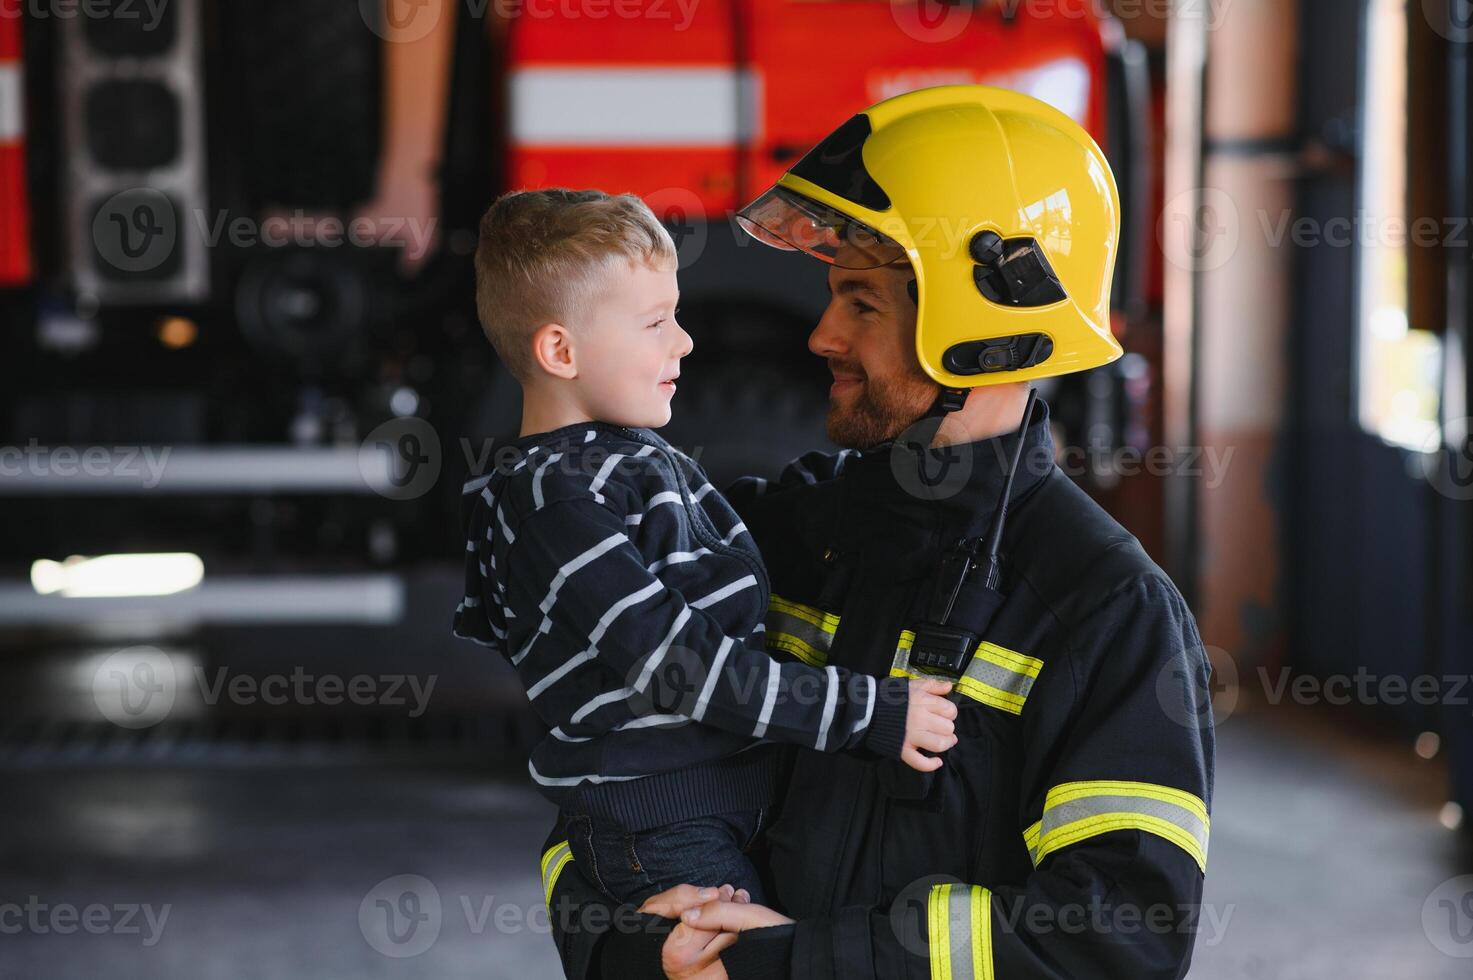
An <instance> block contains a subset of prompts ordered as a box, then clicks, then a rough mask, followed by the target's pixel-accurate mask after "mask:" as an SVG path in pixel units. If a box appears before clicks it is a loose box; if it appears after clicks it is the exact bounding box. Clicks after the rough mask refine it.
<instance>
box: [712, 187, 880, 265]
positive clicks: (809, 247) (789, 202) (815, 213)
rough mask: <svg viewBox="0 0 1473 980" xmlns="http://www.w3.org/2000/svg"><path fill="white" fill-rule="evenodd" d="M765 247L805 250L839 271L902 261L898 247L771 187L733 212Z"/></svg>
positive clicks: (867, 229) (833, 213)
mask: <svg viewBox="0 0 1473 980" xmlns="http://www.w3.org/2000/svg"><path fill="white" fill-rule="evenodd" d="M737 223H738V224H740V225H741V226H742V229H743V230H744V231H746V232H747V234H749V235H751V236H752V237H753V238H755V239H757V240H758V241H759V242H762V243H763V244H765V245H771V246H772V247H773V248H781V249H785V250H787V251H799V252H807V253H808V254H809V255H811V256H813V257H814V258H816V259H822V260H823V261H824V262H827V263H829V264H830V265H836V266H839V267H840V268H843V269H878V268H880V267H881V266H886V265H893V264H895V263H897V262H900V261H901V260H903V259H905V258H906V255H905V249H904V248H903V247H901V245H900V243H899V242H897V241H895V240H894V239H893V238H890V237H888V236H886V235H882V234H880V233H879V232H878V231H875V230H874V229H873V228H871V227H869V226H868V225H866V224H864V223H862V222H859V221H855V220H854V219H853V218H850V217H848V216H847V215H843V214H840V213H839V212H838V211H835V210H834V209H833V208H831V207H828V206H826V205H823V204H820V203H818V202H817V201H814V200H812V199H810V198H807V197H804V196H803V195H801V194H797V193H794V192H793V191H790V190H788V189H787V188H786V187H773V188H771V189H770V190H768V191H767V193H765V194H763V195H762V196H761V197H759V198H757V200H755V201H753V202H752V203H751V204H748V205H747V206H746V207H744V208H742V210H741V211H740V212H738V213H737Z"/></svg>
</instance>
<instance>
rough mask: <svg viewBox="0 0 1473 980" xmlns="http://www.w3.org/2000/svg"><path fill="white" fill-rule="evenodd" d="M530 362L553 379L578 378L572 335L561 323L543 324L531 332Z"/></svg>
mask: <svg viewBox="0 0 1473 980" xmlns="http://www.w3.org/2000/svg"><path fill="white" fill-rule="evenodd" d="M532 360H533V362H534V363H535V364H536V366H537V367H538V368H539V369H540V370H542V371H543V372H545V373H547V374H550V375H552V376H553V377H554V378H562V379H564V380H571V379H573V378H576V377H577V376H578V359H577V356H576V354H575V352H574V350H573V335H572V333H571V332H570V331H569V330H568V328H567V327H565V326H563V325H562V324H561V323H544V324H543V325H542V326H540V327H538V328H537V329H536V330H534V331H533V332H532Z"/></svg>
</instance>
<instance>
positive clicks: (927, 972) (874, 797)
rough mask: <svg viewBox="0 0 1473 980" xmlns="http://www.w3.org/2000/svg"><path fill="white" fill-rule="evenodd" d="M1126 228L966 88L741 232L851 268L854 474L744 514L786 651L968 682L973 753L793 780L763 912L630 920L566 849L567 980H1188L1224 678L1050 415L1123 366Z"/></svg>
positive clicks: (844, 369)
mask: <svg viewBox="0 0 1473 980" xmlns="http://www.w3.org/2000/svg"><path fill="white" fill-rule="evenodd" d="M1119 210H1120V209H1119V198H1118V193H1117V190H1116V186H1115V182H1114V178H1113V176H1112V174H1111V172H1110V168H1109V166H1108V164H1107V163H1106V160H1105V157H1104V155H1103V154H1102V153H1101V152H1100V150H1099V148H1098V147H1097V146H1096V145H1095V143H1094V142H1093V141H1092V140H1091V139H1090V137H1089V135H1088V134H1087V133H1085V131H1084V130H1083V129H1081V128H1080V127H1079V126H1078V125H1076V124H1075V123H1074V122H1073V121H1071V120H1070V119H1069V118H1068V117H1067V116H1065V115H1064V114H1063V113H1061V112H1058V111H1056V110H1054V109H1052V108H1051V107H1049V106H1047V105H1045V104H1044V103H1042V102H1039V101H1037V100H1034V99H1032V98H1029V97H1027V96H1023V95H1019V94H1015V93H1012V92H1007V91H1003V90H999V89H993V88H988V87H983V86H972V85H958V86H944V87H939V88H932V89H925V90H921V91H917V92H912V93H908V94H905V95H900V96H897V97H895V98H892V99H888V100H886V101H884V102H881V103H879V104H878V105H875V106H873V107H871V108H870V109H868V110H866V111H865V112H863V113H861V114H859V115H857V116H855V117H854V118H852V119H850V120H849V121H848V122H847V123H845V124H844V125H842V126H840V127H839V128H838V129H837V130H835V131H834V132H833V133H832V134H831V135H829V136H828V137H827V138H826V139H824V140H823V141H822V142H821V143H819V144H818V146H816V147H815V148H814V149H813V150H812V151H811V152H809V153H808V154H807V155H806V156H805V157H803V159H802V160H800V161H799V162H798V163H797V164H796V165H794V166H793V168H792V169H791V170H789V171H788V172H787V173H786V174H784V175H783V176H782V177H781V178H780V179H779V180H778V182H777V183H776V185H774V186H773V187H772V188H771V189H770V190H768V191H767V192H766V193H765V194H763V195H762V196H761V197H759V198H758V199H757V200H756V201H754V202H753V203H752V204H750V205H749V206H748V207H746V208H745V209H743V211H742V213H741V215H740V223H741V224H742V226H743V227H744V228H745V229H746V230H747V231H748V232H749V233H750V234H752V235H753V236H755V237H756V238H758V239H760V240H761V241H763V242H765V243H767V244H769V245H772V246H775V247H778V248H784V249H793V250H801V251H803V252H805V253H807V254H809V255H811V256H814V257H817V258H819V259H822V260H823V261H825V262H826V263H828V264H829V270H828V277H829V285H830V289H831V291H832V294H833V295H832V300H831V302H830V305H829V307H828V308H827V310H826V311H825V313H824V315H823V318H822V319H821V321H820V322H819V324H818V326H817V327H816V328H815V329H814V331H813V334H812V335H811V336H810V338H809V347H810V349H811V350H813V351H814V353H816V354H818V355H819V356H822V357H824V358H825V359H826V360H827V361H828V362H829V365H830V367H831V369H832V370H833V372H834V375H835V384H834V387H833V388H832V389H831V392H830V411H829V418H828V428H829V435H830V438H831V439H833V441H834V442H835V443H836V444H838V445H840V446H844V447H846V448H845V449H844V450H843V451H841V452H839V453H836V454H825V453H817V452H814V453H809V454H806V455H804V456H802V457H800V458H799V459H797V460H795V461H793V462H792V463H790V464H789V465H788V466H787V467H786V469H785V470H784V471H783V473H782V474H781V476H780V478H779V479H778V480H777V481H775V482H773V483H770V484H768V483H765V482H764V481H761V480H757V479H753V478H745V479H743V480H741V481H738V484H737V485H736V486H735V487H733V488H732V491H731V500H732V502H733V503H734V504H735V505H736V506H737V508H738V510H739V511H740V512H741V514H742V517H743V519H744V520H745V522H746V523H747V525H748V527H749V528H750V529H751V530H752V532H753V533H754V535H755V537H756V539H757V541H758V544H759V545H760V547H761V550H762V553H763V556H764V558H765V559H766V561H767V563H768V566H769V568H770V570H771V579H772V594H771V601H770V605H769V610H768V616H767V622H766V633H765V636H766V642H767V645H768V648H769V650H770V651H772V652H773V654H774V655H775V656H778V657H783V656H796V657H799V658H801V659H804V660H807V661H808V662H810V663H814V664H834V665H838V666H842V667H845V668H848V669H850V670H856V671H865V672H867V673H870V674H873V675H875V676H877V677H883V676H887V675H894V674H897V673H901V674H910V675H914V676H924V675H935V676H940V677H945V678H948V679H952V680H954V681H955V690H954V692H953V693H952V695H950V696H951V697H952V698H953V699H954V700H955V701H956V702H957V704H958V708H959V710H958V716H957V719H956V732H957V734H958V736H959V741H958V743H957V744H956V745H955V746H954V747H953V748H952V749H950V750H949V751H947V752H946V753H945V754H944V755H942V756H941V758H942V759H943V764H942V766H941V767H940V768H939V769H937V770H935V771H933V772H929V773H920V772H917V771H914V770H909V769H907V768H906V767H904V766H903V765H899V764H896V763H893V762H891V761H889V760H884V759H878V758H876V759H864V758H851V757H848V756H838V757H836V756H833V755H825V754H822V753H819V752H817V751H813V750H809V749H806V748H798V747H794V748H791V749H786V750H784V751H786V752H787V753H789V755H788V758H787V760H786V761H787V767H788V768H787V770H786V773H785V781H784V788H783V792H782V793H781V795H780V802H779V803H778V804H777V805H776V806H775V807H774V811H775V812H774V813H772V814H769V819H768V821H767V826H766V828H765V830H766V833H765V836H763V837H762V838H760V839H759V840H758V842H757V843H756V844H755V845H754V850H753V854H754V857H755V858H756V860H757V864H758V866H759V867H760V868H761V869H762V874H763V878H764V885H765V886H766V887H767V894H768V896H769V898H770V900H771V901H772V903H773V906H774V907H771V908H769V907H764V906H761V905H756V904H753V903H751V902H750V901H742V899H743V898H744V897H745V896H735V897H733V896H731V895H730V893H729V889H723V890H721V891H720V892H719V893H717V894H715V895H714V896H713V895H712V892H711V889H709V888H707V889H704V890H698V889H697V888H696V887H695V886H694V885H682V886H679V887H674V888H671V889H669V890H667V891H666V892H664V893H663V894H661V895H658V896H655V897H654V898H652V899H650V900H649V901H647V902H646V903H645V905H644V906H642V908H641V909H640V910H633V909H628V908H625V909H618V910H614V909H609V908H607V907H606V906H603V905H602V900H601V898H600V897H599V895H598V893H597V892H596V891H594V890H593V889H592V888H591V887H590V886H589V885H588V883H587V882H586V881H585V880H584V879H583V876H582V875H581V873H580V870H579V869H578V868H577V866H576V864H575V863H573V862H571V861H570V860H569V858H568V857H567V847H566V843H565V840H564V839H563V837H562V836H561V834H560V833H559V831H558V830H557V829H556V828H555V829H554V831H553V833H552V834H551V835H550V836H549V837H548V839H547V843H546V846H545V847H544V851H543V860H542V876H543V885H544V894H545V896H546V898H547V900H548V904H549V911H550V913H551V922H552V926H553V932H554V937H555V939H556V941H557V944H558V950H559V954H560V956H561V957H562V961H563V966H564V969H565V971H566V972H567V975H568V976H569V977H574V978H580V980H581V978H592V977H604V978H615V977H617V978H636V980H637V978H641V977H660V976H669V977H699V978H703V980H704V978H712V977H722V976H730V977H733V978H740V977H750V978H759V977H772V978H777V977H781V978H788V977H792V978H795V980H796V978H804V980H851V978H875V980H885V978H922V977H929V978H940V977H946V978H952V977H955V978H962V977H966V978H976V980H982V978H992V977H997V978H999V980H1022V978H1043V977H1048V978H1077V977H1120V978H1130V980H1153V978H1176V977H1181V976H1183V975H1184V974H1185V973H1186V970H1187V966H1188V964H1189V962H1190V958H1191V951H1192V944H1193V937H1194V932H1195V927H1196V924H1197V921H1198V919H1199V918H1200V916H1201V915H1202V914H1203V913H1204V911H1206V912H1210V910H1204V909H1203V908H1202V906H1201V904H1200V903H1201V896H1202V886H1203V877H1204V874H1205V870H1206V863H1207V845H1208V829H1209V810H1210V807H1211V794H1212V778H1213V775H1212V774H1213V732H1212V722H1211V711H1210V703H1209V701H1208V695H1207V691H1208V678H1209V672H1210V666H1209V663H1208V661H1207V658H1206V656H1205V653H1204V650H1203V646H1202V643H1201V640H1200V637H1199V636H1198V633H1197V629H1196V625H1195V622H1194V620H1193V618H1192V614H1191V612H1190V611H1189V610H1188V608H1187V606H1186V604H1185V602H1184V601H1183V599H1182V596H1181V594H1180V593H1179V591H1178V590H1177V589H1176V588H1175V586H1174V585H1173V584H1172V582H1171V580H1170V579H1169V578H1168V577H1167V575H1166V574H1165V573H1164V572H1163V571H1162V570H1161V569H1160V568H1159V567H1158V566H1157V565H1156V564H1154V563H1153V562H1152V561H1151V559H1150V558H1149V557H1148V556H1147V555H1146V554H1145V552H1144V551H1143V549H1142V548H1141V546H1140V543H1139V542H1138V541H1137V540H1136V539H1135V538H1134V537H1133V536H1132V535H1130V534H1129V533H1128V532H1127V531H1125V529H1124V528H1122V527H1121V526H1120V525H1119V524H1118V523H1116V522H1115V521H1114V520H1113V519H1111V518H1110V517H1109V516H1108V515H1107V514H1106V513H1105V512H1104V511H1103V510H1101V509H1100V508H1099V507H1098V506H1097V505H1096V504H1095V503H1094V502H1093V501H1092V500H1091V499H1090V498H1089V497H1088V496H1086V495H1085V494H1084V493H1083V492H1082V491H1080V490H1079V489H1077V488H1076V487H1075V485H1074V484H1073V483H1072V482H1071V481H1070V480H1069V479H1068V478H1067V477H1065V476H1064V474H1063V473H1062V472H1061V471H1060V470H1059V469H1058V468H1057V467H1056V466H1055V465H1054V462H1053V460H1054V449H1053V444H1052V440H1051V436H1050V428H1049V423H1048V406H1047V405H1046V404H1045V403H1044V402H1041V401H1037V400H1036V398H1035V393H1033V392H1031V391H1030V385H1029V382H1030V381H1032V380H1033V379H1037V378H1042V377H1046V376H1050V375H1059V374H1064V373H1068V372H1073V371H1082V370H1086V369H1089V368H1092V367H1096V366H1098V365H1101V364H1105V363H1108V362H1109V361H1111V360H1113V359H1114V358H1116V357H1118V356H1119V354H1120V352H1121V351H1120V347H1119V345H1118V344H1117V343H1116V342H1115V340H1114V339H1113V337H1112V335H1111V332H1110V329H1109V319H1108V316H1109V287H1110V280H1111V273H1112V270H1113V266H1114V260H1115V254H1116V248H1117V242H1118V237H1119V224H1120V216H1119ZM637 836H638V835H634V839H632V840H630V841H629V842H628V844H629V851H630V854H631V855H632V856H635V857H632V858H631V859H632V860H637V853H638V847H639V841H638V839H637ZM713 884H714V883H713ZM677 917H679V918H677Z"/></svg>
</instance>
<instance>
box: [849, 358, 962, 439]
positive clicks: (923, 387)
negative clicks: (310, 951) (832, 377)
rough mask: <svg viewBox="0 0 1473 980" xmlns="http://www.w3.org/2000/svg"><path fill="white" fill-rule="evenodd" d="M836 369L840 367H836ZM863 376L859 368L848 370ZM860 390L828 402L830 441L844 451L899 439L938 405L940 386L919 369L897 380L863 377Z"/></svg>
mask: <svg viewBox="0 0 1473 980" xmlns="http://www.w3.org/2000/svg"><path fill="white" fill-rule="evenodd" d="M835 366H836V367H837V365H835ZM842 370H843V371H844V372H846V373H849V374H861V373H862V369H861V368H860V367H859V366H858V365H850V366H845V367H843V368H842ZM863 377H864V380H863V382H861V383H860V385H859V387H858V389H857V390H854V391H852V392H850V393H848V394H841V395H835V396H833V397H832V398H830V399H829V415H828V422H827V426H826V428H827V431H828V437H829V441H830V442H832V443H833V444H834V445H836V446H841V447H843V448H845V449H871V448H873V447H875V446H878V445H879V444H880V443H882V442H889V441H890V440H892V439H895V438H896V437H898V436H899V435H900V434H901V433H903V432H904V431H905V430H906V429H907V428H909V427H910V426H911V424H912V423H914V422H915V421H916V420H917V419H919V418H920V417H921V416H922V415H924V414H926V412H927V410H929V409H930V407H931V405H932V403H934V402H935V401H936V393H937V390H938V389H937V386H936V383H935V382H934V381H932V380H931V379H930V378H928V377H927V376H926V375H925V373H924V372H922V371H921V370H920V368H919V367H918V366H917V367H916V368H915V370H914V371H913V372H906V373H905V374H902V375H900V376H898V377H892V378H876V377H873V376H871V375H864V376H863Z"/></svg>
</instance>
